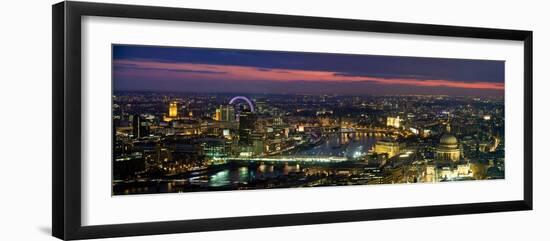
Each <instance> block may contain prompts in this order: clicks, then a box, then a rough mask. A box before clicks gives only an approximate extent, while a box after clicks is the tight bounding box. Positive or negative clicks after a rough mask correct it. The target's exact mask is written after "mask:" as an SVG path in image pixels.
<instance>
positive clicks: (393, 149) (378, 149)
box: [374, 139, 399, 158]
mask: <svg viewBox="0 0 550 241" xmlns="http://www.w3.org/2000/svg"><path fill="white" fill-rule="evenodd" d="M374 152H375V153H377V154H387V155H388V158H391V157H393V156H395V155H397V154H399V143H398V142H396V141H393V140H391V139H380V140H378V141H377V142H376V144H375V145H374Z"/></svg>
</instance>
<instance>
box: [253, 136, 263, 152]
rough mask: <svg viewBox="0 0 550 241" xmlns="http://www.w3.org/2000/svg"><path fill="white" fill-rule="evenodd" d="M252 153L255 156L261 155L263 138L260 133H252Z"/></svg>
mask: <svg viewBox="0 0 550 241" xmlns="http://www.w3.org/2000/svg"><path fill="white" fill-rule="evenodd" d="M251 139H252V153H253V154H254V155H255V156H260V155H263V153H264V140H263V136H262V135H261V134H252V136H251Z"/></svg>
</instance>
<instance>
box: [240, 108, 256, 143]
mask: <svg viewBox="0 0 550 241" xmlns="http://www.w3.org/2000/svg"><path fill="white" fill-rule="evenodd" d="M255 123H256V115H254V114H253V113H251V112H242V113H240V114H239V145H240V146H245V145H247V146H250V145H252V140H251V138H250V137H251V135H252V131H253V130H254V127H255Z"/></svg>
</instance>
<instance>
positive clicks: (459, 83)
mask: <svg viewBox="0 0 550 241" xmlns="http://www.w3.org/2000/svg"><path fill="white" fill-rule="evenodd" d="M113 71H114V74H113V78H114V79H113V81H114V88H115V90H116V91H120V90H139V91H174V92H212V93H224V92H226V93H267V94H269V93H276V94H281V93H287V94H340V95H377V94H379V95H391V94H446V95H476V96H484V95H490V96H503V95H504V61H494V60H466V59H444V58H419V57H395V56H376V55H349V54H330V53H304V52H276V51H258V50H234V49H211V48H185V47H155V46H133V45H113Z"/></svg>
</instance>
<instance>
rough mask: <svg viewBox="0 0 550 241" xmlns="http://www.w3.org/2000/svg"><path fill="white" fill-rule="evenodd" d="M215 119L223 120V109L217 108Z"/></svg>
mask: <svg viewBox="0 0 550 241" xmlns="http://www.w3.org/2000/svg"><path fill="white" fill-rule="evenodd" d="M214 120H216V121H221V120H222V111H221V109H216V113H214Z"/></svg>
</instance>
